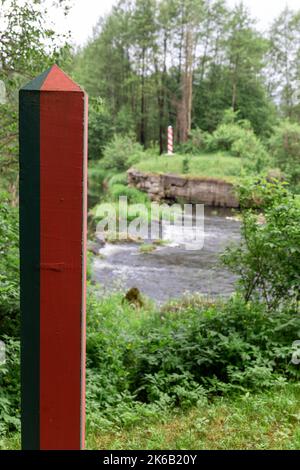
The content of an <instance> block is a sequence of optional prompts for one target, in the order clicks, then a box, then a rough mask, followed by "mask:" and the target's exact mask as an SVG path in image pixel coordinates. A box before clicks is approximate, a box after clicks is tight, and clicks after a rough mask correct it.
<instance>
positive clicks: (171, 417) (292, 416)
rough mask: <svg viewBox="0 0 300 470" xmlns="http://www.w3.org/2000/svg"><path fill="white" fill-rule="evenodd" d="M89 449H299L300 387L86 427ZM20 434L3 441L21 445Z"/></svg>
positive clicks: (5, 445)
mask: <svg viewBox="0 0 300 470" xmlns="http://www.w3.org/2000/svg"><path fill="white" fill-rule="evenodd" d="M86 447H87V449H103V450H106V449H107V450H110V449H114V450H118V449H120V450H137V449H146V450H158V449H162V450H169V449H170V450H173V449H174V450H180V449H185V450H193V449H196V450H211V449H212V450H213V449H216V450H227V449H235V450H238V449H243V450H246V449H247V450H268V449H272V450H297V449H300V386H299V384H293V385H285V386H283V387H279V388H277V389H276V388H275V389H271V390H270V391H268V392H264V393H259V394H249V393H247V394H245V395H242V396H238V397H231V398H229V397H228V398H226V397H218V398H215V399H214V400H213V401H212V402H211V403H210V404H207V403H203V404H202V405H200V406H199V407H198V408H193V409H192V410H190V411H189V412H186V413H184V412H177V413H176V412H173V413H170V412H169V413H162V414H161V415H160V416H159V417H157V418H156V419H153V418H151V419H149V420H147V419H145V420H144V422H143V424H142V425H136V426H132V427H129V428H128V427H126V428H121V427H118V428H115V429H112V430H111V431H110V432H107V431H106V432H101V431H99V432H97V433H95V432H87V444H86ZM19 448H20V436H19V434H14V435H13V436H11V437H10V438H7V439H3V440H1V441H0V449H19Z"/></svg>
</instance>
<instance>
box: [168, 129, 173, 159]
mask: <svg viewBox="0 0 300 470" xmlns="http://www.w3.org/2000/svg"><path fill="white" fill-rule="evenodd" d="M168 155H173V127H172V126H169V127H168Z"/></svg>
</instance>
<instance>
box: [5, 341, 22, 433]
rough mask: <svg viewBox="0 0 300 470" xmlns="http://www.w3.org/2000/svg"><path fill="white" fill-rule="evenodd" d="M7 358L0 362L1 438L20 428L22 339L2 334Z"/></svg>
mask: <svg viewBox="0 0 300 470" xmlns="http://www.w3.org/2000/svg"><path fill="white" fill-rule="evenodd" d="M1 339H2V341H3V342H4V344H5V353H6V354H5V355H6V360H5V363H4V364H0V438H1V437H2V436H4V435H6V434H7V433H9V432H11V431H16V430H20V341H19V340H18V339H15V338H11V337H9V336H6V335H2V336H1Z"/></svg>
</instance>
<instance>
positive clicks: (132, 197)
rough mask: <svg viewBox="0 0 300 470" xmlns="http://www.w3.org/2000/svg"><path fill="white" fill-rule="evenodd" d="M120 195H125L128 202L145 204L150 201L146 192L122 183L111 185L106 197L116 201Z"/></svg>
mask: <svg viewBox="0 0 300 470" xmlns="http://www.w3.org/2000/svg"><path fill="white" fill-rule="evenodd" d="M121 196H126V197H127V202H128V203H129V204H147V203H149V201H150V199H149V196H148V195H147V194H146V193H143V192H142V191H139V190H138V189H136V188H130V187H128V186H125V185H123V184H115V185H113V186H111V188H110V191H109V194H108V196H107V199H108V200H111V199H112V200H113V201H118V200H119V198H120V197H121Z"/></svg>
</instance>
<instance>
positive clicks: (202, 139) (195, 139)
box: [178, 127, 209, 155]
mask: <svg viewBox="0 0 300 470" xmlns="http://www.w3.org/2000/svg"><path fill="white" fill-rule="evenodd" d="M208 135H209V134H207V133H206V132H204V131H202V129H199V128H198V127H197V128H196V129H192V130H191V132H190V134H189V138H188V141H187V142H184V143H182V144H180V145H179V148H178V151H179V152H180V153H189V154H192V155H197V154H199V153H201V152H202V151H203V150H206V146H207V136H208Z"/></svg>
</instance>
